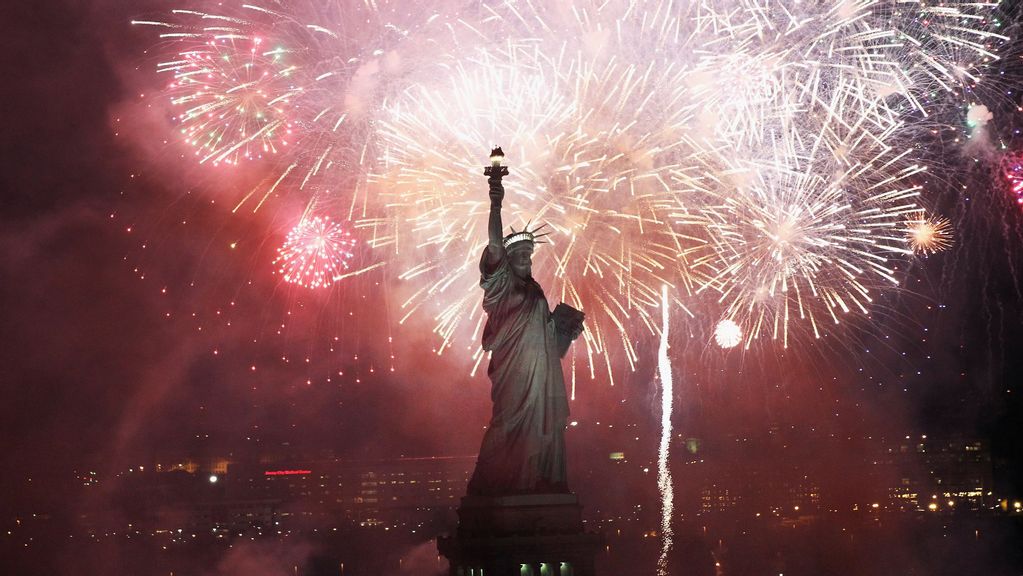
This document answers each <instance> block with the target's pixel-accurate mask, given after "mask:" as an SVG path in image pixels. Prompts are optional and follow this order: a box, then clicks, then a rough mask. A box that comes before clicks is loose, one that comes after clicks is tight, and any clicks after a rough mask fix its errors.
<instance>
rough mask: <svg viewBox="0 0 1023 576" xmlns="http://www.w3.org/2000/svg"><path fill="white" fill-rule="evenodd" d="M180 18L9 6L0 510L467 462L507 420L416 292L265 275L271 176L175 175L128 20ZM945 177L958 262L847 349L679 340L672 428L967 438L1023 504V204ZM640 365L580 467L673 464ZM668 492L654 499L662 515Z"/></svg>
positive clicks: (286, 212)
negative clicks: (281, 475)
mask: <svg viewBox="0 0 1023 576" xmlns="http://www.w3.org/2000/svg"><path fill="white" fill-rule="evenodd" d="M169 6H170V5H169V4H167V3H165V2H152V1H151V2H145V3H140V2H109V1H104V2H66V1H58V2H50V3H44V4H34V3H25V2H20V3H5V5H4V7H3V8H0V23H2V24H0V26H2V28H3V30H2V36H0V37H3V38H4V40H5V42H4V49H3V50H2V51H0V62H2V63H3V64H2V66H3V78H4V81H3V83H2V87H0V94H2V99H0V101H2V103H3V106H2V110H3V122H2V132H0V146H2V149H0V162H2V169H0V183H2V184H0V189H2V190H3V210H2V211H0V219H2V225H0V251H2V252H0V266H2V272H3V273H2V276H0V278H2V281H0V303H2V304H0V305H2V308H0V310H2V318H3V321H2V322H0V330H2V339H0V341H2V343H3V345H2V346H0V354H2V357H0V358H2V360H0V366H2V367H3V369H2V371H0V374H2V376H0V390H2V393H3V398H2V401H0V439H2V440H0V443H2V444H0V467H2V469H3V470H4V471H5V473H4V474H3V475H2V480H0V489H2V490H3V492H4V494H5V495H6V498H10V499H11V500H10V501H9V502H7V503H6V504H5V509H10V510H21V509H22V508H24V507H26V503H28V502H40V501H41V502H48V501H50V500H51V499H56V498H58V497H59V496H58V495H55V494H52V493H51V490H50V488H52V486H54V485H55V484H51V483H50V482H49V481H48V480H47V478H60V477H63V476H64V475H67V474H68V473H69V470H71V469H75V468H77V467H82V466H90V467H96V468H99V469H100V470H103V471H104V472H106V473H108V474H112V473H115V472H116V471H119V470H123V469H124V468H126V467H128V466H134V465H137V464H145V463H149V462H153V461H158V460H160V459H162V458H173V457H176V456H181V455H190V456H204V455H222V454H224V455H226V454H231V455H233V456H234V457H247V456H248V457H251V456H256V455H258V454H260V453H264V452H276V453H290V454H310V455H311V454H322V453H326V452H329V453H332V454H335V455H338V456H343V457H353V458H360V457H390V456H398V455H471V454H474V453H475V451H476V449H477V448H478V444H479V441H480V438H481V437H482V430H483V426H484V425H485V423H486V421H487V418H488V415H489V389H488V387H489V383H488V381H487V380H486V377H485V374H484V373H483V372H484V371H482V370H481V371H480V373H478V374H477V375H476V376H469V370H470V368H471V362H470V360H469V359H468V358H469V356H468V354H465V353H462V352H460V351H458V350H456V351H453V352H446V353H445V354H444V355H441V356H438V355H437V354H435V353H434V350H435V349H436V347H437V345H438V340H437V339H436V337H435V336H434V335H433V334H432V333H431V331H430V330H431V327H432V325H431V324H430V322H429V321H428V320H421V319H413V320H411V321H410V322H407V323H406V324H404V325H400V326H399V325H398V319H399V318H400V314H399V313H398V312H396V311H395V309H394V306H395V305H394V303H393V301H394V300H395V299H396V298H395V297H394V296H395V295H400V294H402V290H403V289H402V288H401V287H397V286H394V285H393V283H394V282H395V281H394V280H393V279H392V277H391V276H390V275H389V274H388V273H387V272H386V271H379V273H376V272H374V273H372V274H368V275H366V276H363V277H360V278H359V279H358V281H354V282H350V283H346V284H344V285H341V286H338V287H336V288H334V289H330V290H324V291H318V292H310V291H308V290H303V289H300V288H296V287H293V286H291V285H289V284H286V283H284V282H282V281H281V279H280V277H279V276H276V275H274V274H273V273H272V272H273V267H272V265H271V264H270V262H271V261H272V260H273V258H274V255H275V249H276V247H277V246H278V245H279V244H280V242H281V241H282V239H283V237H284V235H285V234H286V232H287V229H288V227H289V225H290V224H289V220H288V218H289V217H290V214H293V213H294V207H293V206H292V205H291V203H292V202H293V201H292V200H289V199H282V200H281V201H280V202H278V203H277V205H276V206H275V207H274V208H273V209H269V210H265V211H262V212H259V213H257V214H255V215H253V214H251V213H249V212H244V213H242V212H240V213H238V214H232V213H231V207H232V206H233V205H234V203H235V202H237V199H238V198H239V197H240V196H241V195H242V194H243V193H244V192H245V191H246V190H248V189H249V188H251V186H252V185H253V183H254V181H253V178H254V177H253V176H250V175H248V174H245V173H243V172H240V171H239V172H234V173H231V174H228V175H226V176H225V175H224V174H223V173H222V171H220V172H218V171H216V170H208V169H200V168H197V167H195V166H192V165H189V164H188V163H187V162H185V161H183V160H182V159H181V158H182V155H183V154H184V153H185V152H184V150H185V148H184V147H183V146H182V145H181V143H180V142H177V141H175V139H174V138H175V135H176V133H175V131H174V130H173V125H172V124H171V122H170V121H169V120H168V119H167V117H166V114H165V111H166V108H165V107H164V106H163V104H162V103H161V101H160V100H159V99H160V98H161V96H160V94H159V92H160V89H161V88H162V86H163V84H164V82H165V79H163V78H161V77H159V76H158V75H157V74H156V73H155V68H154V62H155V59H154V56H153V55H151V54H148V53H147V50H150V49H151V48H153V40H152V36H151V34H150V31H148V30H140V29H138V28H137V27H134V28H133V27H132V26H130V25H129V21H130V20H131V19H132V18H135V17H138V16H140V15H147V14H151V13H153V12H154V11H160V10H165V9H167V8H168V7H169ZM1017 58H1018V56H1017ZM1007 71H1008V73H1009V74H1010V77H1012V76H1011V75H1013V74H1016V73H1017V72H1018V69H1017V68H1014V67H1013V66H1012V63H1009V65H1008V67H1007ZM1017 77H1018V76H1017ZM1007 84H1011V82H1007ZM1019 103H1020V100H1019V98H1018V96H1017V95H1015V94H1012V95H1006V99H1005V101H1004V102H1003V103H1002V104H1003V106H1002V107H1001V108H1000V109H999V108H997V107H996V108H995V109H994V113H995V119H994V121H993V122H992V123H991V125H990V129H991V131H992V134H991V139H992V141H994V142H1003V143H1004V144H1005V145H1006V146H1007V147H1008V149H1010V150H1013V149H1018V150H1020V151H1023V138H1019V137H1016V136H1015V134H1014V130H1015V128H1014V127H1015V126H1017V125H1019V124H1020V122H1019V115H1018V114H1019V113H1017V112H1016V109H1015V106H1016V105H1018V104H1019ZM487 144H488V143H482V144H481V148H485V147H486V146H487ZM483 153H485V150H483V151H482V152H481V156H482V155H483ZM945 161H955V162H958V163H961V164H962V165H963V166H966V167H967V168H968V169H967V172H966V173H967V176H966V180H965V183H966V186H967V187H966V189H965V190H963V189H961V188H959V189H957V188H956V187H954V186H951V185H946V184H943V183H942V180H943V179H942V177H941V176H940V175H933V183H934V185H935V186H938V187H942V189H943V190H944V191H943V192H941V195H942V198H943V201H942V202H943V209H944V211H945V213H946V214H947V215H948V216H949V217H950V218H951V219H952V220H953V222H954V223H955V226H956V231H957V236H958V238H959V242H958V243H957V244H956V245H955V246H954V247H953V248H952V249H951V250H949V251H947V252H944V253H939V254H937V255H934V256H931V257H929V258H926V259H920V260H918V261H916V262H915V263H914V264H913V265H912V267H911V269H910V270H908V271H906V275H907V278H908V282H906V283H905V289H904V290H899V291H893V292H891V293H886V294H885V295H883V296H882V297H881V302H880V303H879V306H878V307H877V309H876V311H875V312H874V313H873V314H872V316H871V318H869V319H860V320H856V321H853V322H852V327H851V329H849V330H847V331H846V332H845V333H846V334H848V336H846V337H843V338H842V340H841V341H840V342H839V341H835V339H834V338H831V339H828V338H825V339H823V340H822V341H821V342H820V343H818V344H815V345H813V346H809V347H808V348H807V349H803V350H790V351H788V352H785V353H781V352H778V351H776V350H775V351H770V350H754V351H751V352H749V353H746V354H743V353H741V352H731V353H727V354H726V353H722V352H720V351H719V350H717V349H716V348H713V347H711V346H709V345H708V344H707V342H709V335H708V334H705V333H703V332H701V331H700V330H697V329H695V328H688V329H687V328H682V327H680V326H676V330H675V332H674V333H675V339H674V340H673V342H672V346H673V354H675V355H676V356H675V358H676V367H675V369H676V373H677V380H678V381H679V382H680V384H679V386H680V387H681V391H680V392H679V393H678V404H677V411H676V420H675V426H676V427H677V428H678V429H679V430H681V431H683V432H684V433H685V434H687V435H688V434H691V435H694V436H699V437H701V438H714V437H723V436H727V435H729V434H749V435H753V436H756V435H758V434H763V433H764V431H765V430H767V429H768V428H769V427H771V426H773V425H778V424H781V425H783V426H793V427H796V428H798V429H800V430H820V431H822V432H821V433H822V434H825V433H826V434H830V435H839V436H842V435H845V436H865V435H874V436H885V435H887V436H893V437H894V436H898V435H902V434H907V433H911V432H912V433H932V434H937V433H948V432H960V433H962V434H965V435H967V436H969V437H977V438H980V439H983V440H985V441H988V442H990V445H991V446H992V451H993V456H994V458H995V459H996V486H1001V488H1002V489H1003V490H1004V491H1005V493H1007V494H1014V495H1017V496H1018V495H1020V494H1021V493H1023V458H1021V456H1020V453H1021V448H1023V440H1021V439H1023V412H1021V409H1023V405H1021V401H1020V399H1019V397H1020V395H1023V389H1020V388H1019V385H1018V383H1019V382H1020V381H1021V379H1023V339H1021V338H1023V328H1021V324H1023V323H1021V321H1023V306H1021V304H1023V295H1021V288H1020V284H1019V270H1020V267H1021V266H1023V259H1021V258H1020V255H1021V241H1023V233H1021V231H1023V209H1020V207H1019V206H1017V205H1015V204H1014V199H1012V198H1011V197H1010V195H1009V194H1008V193H1007V192H1006V191H1005V190H1004V189H1003V188H1004V186H1005V184H1004V182H1002V181H1000V180H998V179H997V178H995V177H994V175H995V174H996V173H997V171H996V169H995V166H997V158H995V157H994V156H993V155H991V154H988V153H986V152H981V153H978V154H974V155H969V154H964V155H961V156H956V157H955V158H953V159H952V160H949V159H947V158H946V159H945ZM480 184H481V188H480V190H481V194H484V193H485V192H484V185H485V183H484V182H483V177H482V176H481V182H480ZM232 244H233V245H234V246H233V247H232ZM359 257H360V256H359V255H357V256H356V258H359ZM542 257H543V254H542V251H538V253H537V259H539V258H542ZM389 294H390V295H391V297H390V298H389V297H388V295H389ZM687 336H691V337H687ZM639 350H640V357H641V360H640V362H639V364H638V366H637V370H636V371H635V372H634V373H627V374H624V375H623V377H622V378H621V379H620V381H618V382H616V385H615V386H614V387H611V386H609V385H608V383H607V382H604V381H601V380H600V379H599V378H598V380H596V381H590V380H589V379H588V378H586V379H583V380H581V381H580V383H579V394H578V397H579V399H578V400H577V401H575V402H574V403H573V404H572V410H573V416H572V419H573V420H576V421H577V422H578V426H576V427H574V428H572V429H571V431H570V433H569V443H570V445H569V449H570V451H572V454H573V456H572V457H573V466H574V467H575V468H574V469H575V470H582V469H584V468H585V467H586V466H587V463H588V462H590V461H591V459H592V461H597V460H603V459H606V458H607V453H608V452H609V451H611V450H614V449H625V450H629V451H634V452H636V453H640V454H647V455H649V454H653V453H655V452H656V444H657V437H656V433H657V432H656V430H657V425H658V422H659V407H658V406H659V405H658V399H657V383H656V381H655V376H654V374H655V368H656V367H655V351H656V340H655V339H652V338H651V339H649V341H644V342H641V343H640V344H639ZM623 372H624V371H623ZM598 422H604V424H601V425H598V424H597V423H598ZM608 422H613V423H617V424H618V426H619V427H618V428H613V429H608V428H607V427H606V424H607V423H608ZM628 425H634V426H633V427H632V428H630V429H629V430H627V431H626V430H624V429H623V427H625V426H628ZM635 438H638V440H637V439H635ZM809 458H811V459H812V458H821V461H822V462H824V463H825V464H822V465H826V462H827V461H828V459H827V458H824V457H823V456H822V455H814V454H813V452H812V450H811V451H810V456H809ZM28 478H33V479H34V480H33V481H32V482H29V481H28V480H27V479H28ZM39 479H43V480H41V481H40V480H39ZM654 482H655V481H654V479H653V478H652V477H650V486H641V487H637V489H638V490H640V491H641V492H643V493H650V494H653V493H654V490H655V487H654ZM577 488H578V489H579V490H580V491H582V492H585V491H587V490H593V489H594V488H593V487H592V486H589V487H588V486H585V485H582V486H577ZM648 491H649V492H648ZM6 498H5V499H6Z"/></svg>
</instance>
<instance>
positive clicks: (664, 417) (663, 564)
mask: <svg viewBox="0 0 1023 576" xmlns="http://www.w3.org/2000/svg"><path fill="white" fill-rule="evenodd" d="M668 305H669V301H668V286H667V285H665V286H662V287H661V344H660V346H659V347H658V348H657V368H658V375H659V376H660V380H661V443H660V447H659V448H658V450H657V489H658V490H659V491H660V493H661V555H660V557H659V558H658V559H657V573H658V574H659V575H661V576H664V575H666V574H668V553H669V552H670V551H671V544H672V536H673V530H672V526H671V519H672V515H673V514H674V511H675V504H674V499H675V489H674V487H673V486H672V483H671V469H670V468H669V463H668V451H669V449H670V448H671V413H672V410H673V409H674V404H675V397H674V388H673V382H672V375H671V359H670V358H669V357H668V320H669V314H668Z"/></svg>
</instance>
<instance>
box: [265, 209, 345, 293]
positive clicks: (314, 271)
mask: <svg viewBox="0 0 1023 576" xmlns="http://www.w3.org/2000/svg"><path fill="white" fill-rule="evenodd" d="M354 248H355V239H354V238H352V234H351V232H348V231H346V230H345V229H344V228H343V227H341V226H340V225H339V224H336V223H334V222H331V221H330V219H329V218H326V217H321V216H314V217H312V218H308V219H305V220H303V221H302V222H300V223H299V224H298V226H295V227H294V228H293V229H292V230H291V232H289V233H288V238H287V240H285V242H284V245H283V246H281V247H280V248H279V249H278V250H277V258H276V259H275V260H274V265H275V266H277V271H278V273H279V274H281V275H282V276H283V277H284V281H285V282H289V283H291V284H295V285H298V286H303V287H306V288H326V287H328V286H330V285H331V284H333V283H334V282H335V281H336V280H338V279H339V277H340V276H341V275H342V274H343V273H344V272H345V271H347V270H348V269H349V265H348V261H349V259H350V258H351V257H352V250H353V249H354Z"/></svg>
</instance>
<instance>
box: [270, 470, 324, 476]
mask: <svg viewBox="0 0 1023 576" xmlns="http://www.w3.org/2000/svg"><path fill="white" fill-rule="evenodd" d="M312 473H313V471H312V470H267V471H266V472H263V474H265V475H266V476H300V475H303V474H312Z"/></svg>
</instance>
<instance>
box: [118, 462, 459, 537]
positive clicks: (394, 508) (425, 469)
mask: <svg viewBox="0 0 1023 576" xmlns="http://www.w3.org/2000/svg"><path fill="white" fill-rule="evenodd" d="M216 462H217V464H218V465H217V467H216V469H215V470H216V473H213V470H210V469H204V467H202V466H199V465H197V464H196V463H195V462H194V461H188V462H187V465H182V466H172V467H170V471H167V472H164V471H155V470H151V471H150V472H141V473H138V472H137V473H133V474H132V475H130V477H126V483H125V486H126V489H127V490H128V491H129V492H130V494H128V496H129V497H128V498H127V499H125V501H126V502H130V503H131V504H130V505H129V510H128V512H129V515H131V516H132V517H133V518H135V519H136V520H138V521H140V522H146V523H150V524H151V525H152V527H153V528H155V529H159V530H175V529H178V528H181V529H188V530H190V531H194V532H203V533H216V532H218V531H222V530H225V531H232V532H249V531H253V530H255V531H265V530H271V529H272V530H292V529H303V528H309V527H316V526H330V525H335V526H337V525H340V524H351V523H354V524H358V525H363V526H376V525H385V524H390V523H395V522H398V521H399V520H400V521H401V522H404V523H408V522H417V521H424V520H429V519H430V518H432V517H433V516H436V515H438V514H440V515H445V514H451V513H453V510H454V509H455V507H456V506H457V504H458V500H459V498H460V497H461V495H462V494H464V493H465V488H466V485H467V484H468V481H469V476H470V475H471V473H472V470H473V467H474V465H475V457H426V458H397V459H388V460H372V461H348V460H339V459H324V460H310V461H298V462H274V463H273V464H272V465H269V466H268V465H266V464H261V463H258V462H251V463H246V462H234V463H230V464H223V463H222V461H220V460H218V461H216ZM161 468H162V469H163V470H166V468H164V467H161Z"/></svg>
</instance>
